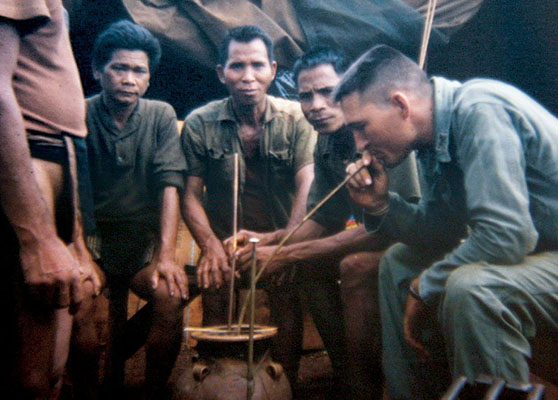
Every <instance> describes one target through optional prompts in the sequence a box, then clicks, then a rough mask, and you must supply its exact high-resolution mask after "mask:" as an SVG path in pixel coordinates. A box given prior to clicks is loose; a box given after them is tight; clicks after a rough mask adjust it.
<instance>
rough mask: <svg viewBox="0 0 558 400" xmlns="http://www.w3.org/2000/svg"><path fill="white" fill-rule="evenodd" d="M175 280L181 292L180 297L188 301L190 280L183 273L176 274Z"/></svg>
mask: <svg viewBox="0 0 558 400" xmlns="http://www.w3.org/2000/svg"><path fill="white" fill-rule="evenodd" d="M174 279H175V281H176V284H177V286H178V290H179V292H180V297H182V298H183V299H184V300H186V299H187V298H188V297H189V293H188V278H187V277H186V274H185V273H184V272H183V271H181V272H177V273H176V274H175V278H174Z"/></svg>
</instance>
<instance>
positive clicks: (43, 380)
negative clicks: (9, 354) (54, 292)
mask: <svg viewBox="0 0 558 400" xmlns="http://www.w3.org/2000/svg"><path fill="white" fill-rule="evenodd" d="M33 172H34V175H35V179H36V181H37V183H38V186H39V189H40V190H41V193H42V197H43V199H44V201H45V203H46V204H47V207H48V209H49V210H50V211H51V212H52V214H53V215H54V209H55V203H56V199H57V198H58V195H59V194H60V193H61V190H62V187H63V180H64V175H63V167H62V166H61V165H59V164H56V163H53V162H48V161H43V160H38V159H33ZM17 268H19V266H18V267H17ZM16 285H17V288H16V290H15V296H16V304H17V305H18V312H17V330H18V336H19V342H18V343H17V347H18V350H17V356H16V366H15V370H14V371H15V375H16V379H17V381H18V382H19V385H20V388H19V390H21V393H23V394H18V395H20V396H22V397H23V398H29V399H32V398H48V399H56V398H57V397H58V394H59V392H60V389H61V385H62V377H63V373H64V367H65V364H66V361H67V359H68V352H69V347H70V335H71V331H72V316H71V315H70V313H69V308H68V307H66V308H61V309H52V308H50V307H48V308H47V307H45V306H44V305H43V304H39V303H37V302H36V301H35V300H33V299H32V298H31V297H30V296H29V293H28V292H27V290H26V287H25V286H24V283H23V282H22V281H21V275H20V279H19V281H18V282H16Z"/></svg>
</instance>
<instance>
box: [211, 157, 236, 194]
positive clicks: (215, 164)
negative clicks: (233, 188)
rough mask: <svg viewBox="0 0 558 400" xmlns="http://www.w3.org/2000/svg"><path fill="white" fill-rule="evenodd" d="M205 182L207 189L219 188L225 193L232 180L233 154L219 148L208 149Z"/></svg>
mask: <svg viewBox="0 0 558 400" xmlns="http://www.w3.org/2000/svg"><path fill="white" fill-rule="evenodd" d="M207 153H208V165H207V182H206V185H207V186H208V187H211V186H212V187H214V189H217V187H220V189H219V191H226V188H227V187H229V186H230V185H232V182H233V180H234V154H233V153H232V152H230V151H226V150H223V149H221V148H209V149H208V152H207Z"/></svg>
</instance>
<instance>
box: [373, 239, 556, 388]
mask: <svg viewBox="0 0 558 400" xmlns="http://www.w3.org/2000/svg"><path fill="white" fill-rule="evenodd" d="M442 256H443V254H440V253H438V254H437V255H431V254H428V252H427V251H421V250H419V249H416V248H412V247H409V246H406V245H403V244H396V245H394V246H392V247H391V248H390V249H389V250H388V251H387V252H386V254H385V255H384V257H383V259H382V261H381V263H380V278H379V279H380V284H379V286H380V310H381V316H382V339H383V366H384V372H385V374H386V381H387V386H388V394H389V397H390V399H429V398H439V396H440V394H441V393H443V390H444V389H446V388H447V387H448V386H449V383H450V381H451V379H452V378H456V377H458V376H461V375H465V376H466V377H467V378H468V379H470V380H473V379H475V378H476V377H478V376H479V375H480V374H487V375H491V376H495V377H501V378H503V379H505V380H508V381H510V380H519V381H528V380H529V366H528V364H527V359H528V358H529V357H530V356H531V346H530V344H529V341H528V340H529V339H531V338H533V337H534V336H535V334H536V329H537V328H538V327H539V326H543V325H544V326H545V327H550V328H552V329H554V330H557V331H558V252H557V251H553V252H545V253H539V254H537V255H533V256H528V257H526V258H525V260H524V261H523V262H522V263H520V264H516V265H511V266H504V265H497V266H496V265H489V264H487V263H482V262H481V263H476V264H468V265H463V266H461V267H459V268H457V269H456V270H455V271H454V272H453V273H452V274H451V275H450V277H449V279H448V281H447V282H446V292H445V294H444V296H443V298H442V299H441V300H440V304H439V305H438V308H437V309H435V310H433V313H432V321H431V324H429V326H431V327H432V329H429V330H426V331H424V335H423V341H424V342H425V343H426V344H427V345H428V347H429V350H431V353H432V354H433V360H432V362H428V363H424V362H421V361H419V360H418V359H417V357H416V356H415V353H414V351H413V350H412V349H411V348H410V347H409V346H408V345H407V343H406V342H405V339H404V337H403V315H404V312H405V303H406V299H407V294H408V287H409V284H410V282H411V280H412V279H413V278H415V277H416V276H418V275H419V274H420V272H421V271H422V270H423V269H424V268H426V267H428V266H429V265H431V264H432V262H433V261H435V260H436V259H440V258H441V257H442ZM444 342H445V346H444V345H443V343H444ZM448 369H449V371H450V372H451V376H445V375H444V372H443V371H447V370H448Z"/></svg>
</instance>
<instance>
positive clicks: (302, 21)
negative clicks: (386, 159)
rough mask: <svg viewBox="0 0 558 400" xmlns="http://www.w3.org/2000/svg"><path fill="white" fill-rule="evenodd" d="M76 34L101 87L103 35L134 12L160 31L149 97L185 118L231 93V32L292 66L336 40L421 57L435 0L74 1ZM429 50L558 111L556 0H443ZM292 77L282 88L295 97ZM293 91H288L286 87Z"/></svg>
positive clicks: (86, 73) (87, 80) (79, 53)
mask: <svg viewBox="0 0 558 400" xmlns="http://www.w3.org/2000/svg"><path fill="white" fill-rule="evenodd" d="M64 3H65V5H66V8H67V9H68V11H69V13H70V24H71V37H72V43H73V46H74V53H75V55H76V59H77V61H78V66H79V68H80V73H81V75H82V81H83V84H84V91H85V94H86V95H91V94H93V93H95V92H97V91H99V87H98V86H97V84H96V82H95V81H94V80H93V78H92V74H91V66H90V53H91V49H92V46H93V43H94V40H95V38H96V36H97V34H98V33H99V32H100V31H101V30H103V29H104V28H105V27H106V26H107V25H108V24H110V23H111V22H114V21H116V20H118V19H121V18H128V19H131V20H134V21H135V22H137V23H139V24H141V25H143V26H145V27H146V28H148V29H149V30H151V31H152V32H153V33H154V34H155V35H156V36H157V37H158V38H159V39H160V40H161V44H162V47H163V59H162V62H161V66H160V67H159V70H158V71H157V72H156V73H155V75H154V76H153V77H152V81H151V86H150V89H149V91H148V93H147V96H148V97H153V98H158V99H162V100H165V101H167V102H169V103H170V104H172V105H173V106H174V107H175V109H176V112H177V115H178V116H179V118H182V117H184V116H185V115H186V114H187V113H188V112H189V111H190V110H191V109H193V108H195V107H197V106H199V105H201V104H204V103H206V102H207V101H209V100H212V99H215V98H219V97H224V96H226V91H225V89H224V87H223V86H222V85H221V84H220V83H219V82H218V80H217V77H216V74H215V72H214V65H215V64H216V60H217V59H216V57H217V47H218V44H219V43H220V41H221V39H222V37H223V36H224V34H225V32H226V30H227V29H228V28H230V27H232V26H237V25H241V24H256V25H259V26H261V27H262V28H264V29H265V30H266V31H267V32H268V33H270V35H271V36H272V38H273V39H274V43H275V47H276V54H275V56H276V58H277V61H278V63H279V66H280V69H281V70H283V71H287V70H288V69H289V68H291V67H292V63H293V62H294V60H295V59H296V57H298V56H299V55H300V54H302V53H303V52H304V51H305V50H306V49H308V47H309V46H311V45H315V44H318V43H321V44H324V43H327V44H333V45H337V46H338V47H340V48H342V49H343V50H344V51H345V52H347V53H348V55H349V56H350V57H353V58H354V57H357V56H358V55H359V54H361V53H362V52H363V51H364V50H366V49H367V48H368V47H370V46H371V45H373V44H375V43H378V42H387V43H389V44H391V45H394V46H396V47H398V48H399V49H401V50H402V51H404V52H406V53H407V54H408V55H409V56H411V57H416V56H417V54H418V49H419V46H420V39H421V36H422V25H423V17H422V16H421V15H422V14H423V13H424V12H425V9H426V3H427V0H405V1H403V0H374V1H363V0H320V1H315V0H292V1H278V0H275V1H274V0H86V1H83V0H73V1H72V0H67V1H65V2H64ZM438 3H439V6H438V9H437V14H436V19H435V21H434V26H435V28H436V31H435V32H433V34H432V36H431V44H430V47H429V52H428V60H427V70H428V73H429V74H440V75H444V76H448V77H452V78H456V79H461V80H464V79H468V78H472V77H479V76H484V77H493V78H496V79H501V80H504V81H508V82H510V83H512V84H514V85H516V86H518V87H520V88H522V89H523V90H525V91H527V92H528V93H530V94H531V95H533V96H534V97H535V98H537V99H538V100H539V101H541V102H542V103H543V104H545V105H546V106H547V107H548V108H550V109H551V110H552V111H553V112H554V113H555V114H558V95H557V94H556V93H557V91H558V73H557V72H558V32H557V31H555V30H554V24H555V21H557V20H558V7H557V6H556V5H555V1H554V0H538V1H522V0H484V1H482V0H438ZM288 77H289V76H288V75H287V74H284V75H283V76H282V78H284V79H279V80H278V81H279V83H281V85H274V88H273V90H274V91H275V93H276V94H280V95H288V94H289V90H290V88H289V85H292V82H291V83H289V81H288ZM281 89H285V90H286V92H287V93H285V92H281V93H280V92H278V91H279V90H281Z"/></svg>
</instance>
